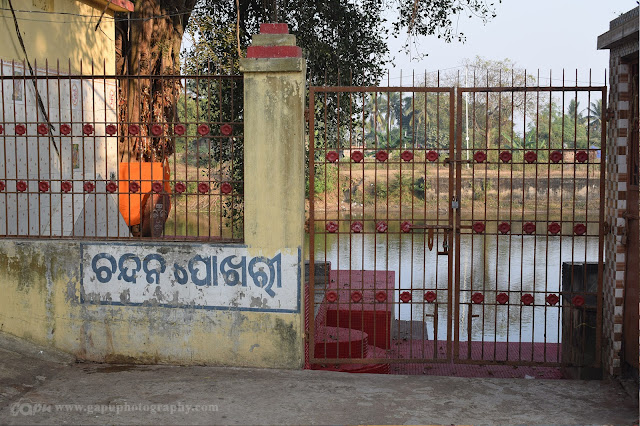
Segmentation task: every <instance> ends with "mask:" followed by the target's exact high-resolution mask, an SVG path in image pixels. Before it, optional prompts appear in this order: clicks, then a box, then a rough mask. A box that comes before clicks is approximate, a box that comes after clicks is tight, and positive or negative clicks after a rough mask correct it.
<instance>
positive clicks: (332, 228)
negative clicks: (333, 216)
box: [324, 222, 338, 234]
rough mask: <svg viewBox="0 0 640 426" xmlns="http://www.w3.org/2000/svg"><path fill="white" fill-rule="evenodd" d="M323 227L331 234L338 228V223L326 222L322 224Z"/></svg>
mask: <svg viewBox="0 0 640 426" xmlns="http://www.w3.org/2000/svg"><path fill="white" fill-rule="evenodd" d="M324 229H326V230H327V232H330V233H332V234H333V233H334V232H336V231H337V230H338V224H337V223H335V222H327V224H326V225H325V226H324Z"/></svg>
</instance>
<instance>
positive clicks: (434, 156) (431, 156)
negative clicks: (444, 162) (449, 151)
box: [427, 151, 438, 163]
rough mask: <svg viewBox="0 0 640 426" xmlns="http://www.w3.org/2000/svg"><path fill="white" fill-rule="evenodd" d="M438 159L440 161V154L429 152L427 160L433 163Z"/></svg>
mask: <svg viewBox="0 0 640 426" xmlns="http://www.w3.org/2000/svg"><path fill="white" fill-rule="evenodd" d="M437 159H438V153H437V152H435V151H429V152H427V160H429V161H431V162H432V163H433V162H434V161H436V160H437Z"/></svg>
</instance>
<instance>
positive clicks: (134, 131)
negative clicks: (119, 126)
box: [129, 124, 140, 136]
mask: <svg viewBox="0 0 640 426" xmlns="http://www.w3.org/2000/svg"><path fill="white" fill-rule="evenodd" d="M139 133H140V126H138V125H137V124H130V125H129V134H130V135H132V136H137V135H138V134H139Z"/></svg>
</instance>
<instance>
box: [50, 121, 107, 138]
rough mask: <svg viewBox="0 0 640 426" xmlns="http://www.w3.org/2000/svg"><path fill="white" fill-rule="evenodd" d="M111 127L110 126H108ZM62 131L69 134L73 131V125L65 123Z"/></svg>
mask: <svg viewBox="0 0 640 426" xmlns="http://www.w3.org/2000/svg"><path fill="white" fill-rule="evenodd" d="M107 127H109V126H107ZM60 133H62V134H63V135H65V136H68V135H69V134H70V133H71V126H69V125H68V124H63V125H61V126H60Z"/></svg>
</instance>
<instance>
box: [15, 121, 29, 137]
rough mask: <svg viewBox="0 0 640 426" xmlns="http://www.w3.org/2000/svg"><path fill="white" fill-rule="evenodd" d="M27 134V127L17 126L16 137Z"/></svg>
mask: <svg viewBox="0 0 640 426" xmlns="http://www.w3.org/2000/svg"><path fill="white" fill-rule="evenodd" d="M25 133H27V126H25V125H24V124H16V135H18V136H22V135H24V134H25Z"/></svg>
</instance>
